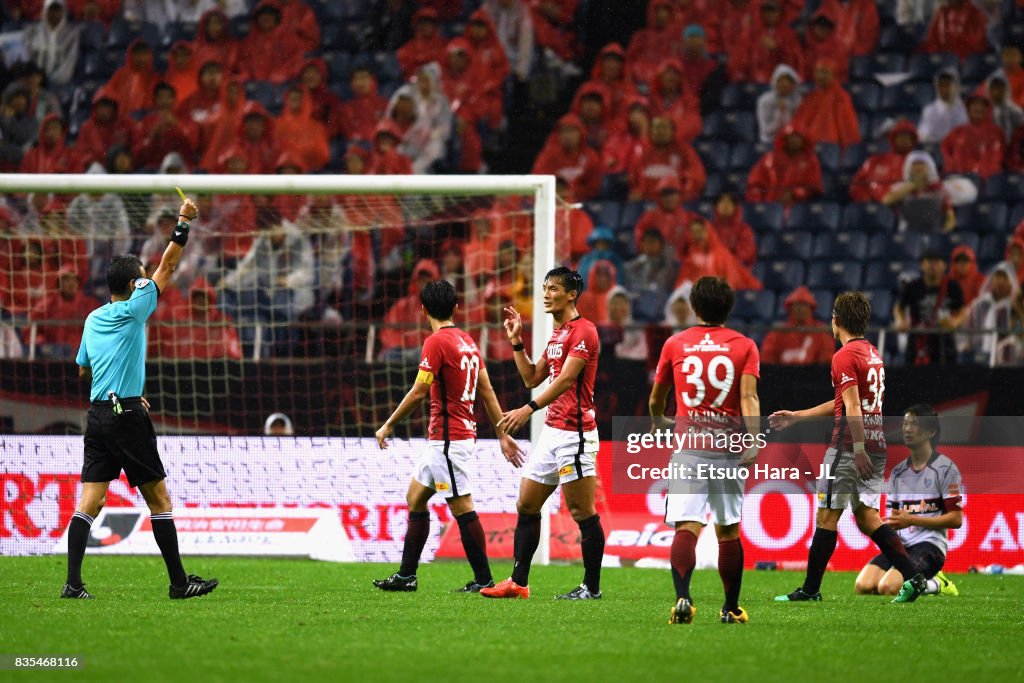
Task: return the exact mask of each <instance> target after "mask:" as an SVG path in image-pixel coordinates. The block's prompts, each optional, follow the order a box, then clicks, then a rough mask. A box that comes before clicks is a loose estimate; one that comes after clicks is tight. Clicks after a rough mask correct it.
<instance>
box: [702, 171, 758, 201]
mask: <svg viewBox="0 0 1024 683" xmlns="http://www.w3.org/2000/svg"><path fill="white" fill-rule="evenodd" d="M748 175H750V171H746V170H744V171H729V172H728V173H725V174H723V175H722V176H721V181H722V186H721V187H720V188H719V190H718V193H717V194H714V195H712V196H713V197H716V198H717V197H718V195H719V194H722V192H725V191H726V190H728V191H729V192H734V193H735V194H736V196H737V197H742V196H743V194H744V193H745V192H746V191H747V176H748ZM705 194H707V193H706V192H705Z"/></svg>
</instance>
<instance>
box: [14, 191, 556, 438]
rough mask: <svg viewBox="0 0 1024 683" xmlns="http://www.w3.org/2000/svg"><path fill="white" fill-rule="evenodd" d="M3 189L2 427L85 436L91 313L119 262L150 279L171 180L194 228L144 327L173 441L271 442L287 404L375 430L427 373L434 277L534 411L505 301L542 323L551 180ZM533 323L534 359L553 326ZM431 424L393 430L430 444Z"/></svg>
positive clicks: (309, 417) (514, 394) (170, 217)
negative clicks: (247, 438) (191, 210)
mask: <svg viewBox="0 0 1024 683" xmlns="http://www.w3.org/2000/svg"><path fill="white" fill-rule="evenodd" d="M0 186H3V187H4V188H5V190H6V191H7V192H8V194H7V195H6V199H5V200H4V205H2V206H0V306H2V312H0V329H2V333H0V356H2V358H3V360H2V365H0V368H2V370H0V400H2V401H3V403H4V404H5V405H3V406H2V408H3V409H2V410H0V415H4V416H6V417H5V419H6V420H7V422H8V424H6V425H4V427H5V428H4V429H2V430H0V431H6V432H20V433H35V432H40V431H46V432H51V433H52V432H58V433H62V432H68V431H79V430H80V429H81V426H82V423H81V420H82V415H83V412H82V409H83V407H84V406H85V402H86V399H87V388H86V387H85V386H83V384H82V383H81V382H79V380H78V378H77V371H76V369H75V366H74V363H73V360H74V356H75V354H76V352H77V350H78V344H79V341H80V339H81V329H82V324H83V321H84V319H85V317H86V316H87V315H88V313H89V311H91V310H92V309H93V308H95V307H97V306H99V305H100V304H101V303H102V302H104V301H106V300H107V298H108V296H109V294H108V291H107V286H106V280H105V278H106V268H107V264H108V263H109V261H110V258H111V257H112V256H113V255H115V254H120V253H134V254H136V255H138V256H139V257H140V259H141V260H142V262H143V265H144V267H145V268H146V269H147V271H148V272H152V271H153V269H155V267H156V265H157V264H158V263H159V261H160V257H161V255H162V253H163V250H164V248H165V247H166V245H167V241H168V236H169V235H170V232H171V230H173V227H174V225H175V222H176V217H177V210H178V207H179V205H180V203H181V202H180V199H179V197H178V195H177V193H176V191H175V187H176V186H180V187H182V188H183V189H184V190H185V191H186V193H187V194H188V195H189V196H190V197H193V198H194V199H195V200H196V202H197V204H198V206H199V210H200V217H199V220H197V221H196V222H195V224H194V226H193V230H192V237H191V239H190V241H189V244H188V247H187V248H186V250H185V254H184V256H183V258H182V262H181V264H180V266H179V268H178V270H177V272H176V273H175V276H174V280H173V284H172V285H171V286H170V287H168V288H166V289H167V291H164V292H161V296H160V304H159V306H158V308H157V311H156V313H155V314H154V315H153V317H152V318H151V320H150V323H149V325H148V340H147V341H148V365H147V382H146V391H147V398H148V399H149V401H150V402H151V404H152V405H153V415H154V421H155V423H156V426H157V430H158V431H159V432H161V433H168V434H175V433H177V434H182V433H197V434H226V435H253V434H261V433H263V430H264V426H265V422H266V419H267V418H268V417H269V416H271V415H273V414H275V413H282V414H284V415H286V416H287V417H288V420H289V421H290V423H291V425H292V428H293V430H294V432H295V433H296V434H301V435H337V436H350V437H355V436H368V435H372V433H373V431H374V430H375V429H376V428H377V427H378V426H379V425H380V424H381V423H382V422H383V421H384V420H385V419H386V418H387V416H388V414H389V413H390V411H391V410H392V409H393V408H394V405H395V404H396V403H397V401H399V400H400V399H401V396H402V395H403V394H404V392H405V391H406V390H407V389H408V386H409V382H410V381H411V378H412V377H413V376H414V375H415V366H416V364H417V363H418V360H419V358H418V354H419V350H420V347H421V345H422V342H423V340H424V338H425V336H426V334H427V333H428V332H429V328H428V327H427V326H426V321H425V318H424V316H423V315H422V313H421V312H420V306H419V301H418V297H417V292H418V289H419V286H420V284H421V283H423V282H425V281H427V280H432V279H437V278H445V279H447V280H449V281H451V282H452V283H453V284H454V285H455V287H456V290H457V291H458V293H459V302H460V306H459V309H458V313H457V321H456V322H457V324H459V325H460V326H461V327H464V328H466V329H467V330H469V331H470V334H471V335H472V336H473V337H474V338H475V339H477V341H478V344H479V346H480V348H481V351H482V352H483V355H484V357H485V359H486V360H487V361H488V365H489V369H490V373H491V376H492V378H493V379H494V382H495V385H496V388H497V390H498V392H499V395H500V396H501V398H502V404H503V405H520V404H521V403H522V402H525V401H526V400H528V396H527V395H526V392H525V389H523V388H522V383H521V381H520V380H519V378H518V374H517V373H516V370H515V365H514V363H510V362H507V361H510V360H511V358H512V354H511V350H510V348H509V345H508V343H507V340H506V339H505V335H504V331H503V329H502V327H501V320H502V307H503V306H506V305H510V304H511V305H515V306H516V307H517V308H518V309H519V310H520V311H522V312H523V313H524V317H525V318H526V319H527V320H531V309H532V304H533V298H534V294H535V291H536V290H537V286H536V285H537V283H538V282H539V281H540V279H541V278H542V276H543V273H545V272H546V271H547V270H548V269H549V268H551V267H553V266H554V265H555V264H557V263H560V262H561V261H563V260H564V257H565V255H567V251H566V254H565V255H563V254H560V253H559V248H560V246H559V245H565V244H566V240H564V239H562V240H558V239H556V238H555V234H554V224H555V214H556V210H557V209H556V205H555V202H556V199H555V191H554V179H553V178H549V177H541V176H502V177H480V176H465V177H463V176H449V177H444V176H431V177H422V176H420V177H409V176H401V177H390V176H289V175H281V176H214V175H190V176H172V175H165V176H108V175H78V176H74V175H65V176H43V175H36V176H31V175H18V176H5V177H3V179H2V180H0ZM563 210H565V209H563ZM536 323H537V324H532V325H531V327H530V331H528V334H533V335H534V336H533V337H532V338H533V340H534V343H533V345H532V346H533V351H534V353H535V354H536V353H537V352H539V350H540V349H541V348H542V345H543V343H546V340H547V335H548V334H549V333H550V320H549V319H548V320H545V316H543V315H541V316H540V317H539V318H538V319H537V320H536ZM528 339H529V337H528ZM425 417H426V413H425V411H424V413H423V414H417V415H416V416H415V418H414V419H411V420H409V421H407V422H406V423H405V424H403V425H402V426H401V429H400V431H399V432H398V435H399V436H413V437H416V436H421V435H423V434H424V433H425V429H424V428H425V422H424V420H425ZM480 417H481V418H482V419H480V420H479V423H480V425H481V427H482V433H481V436H482V437H486V436H488V435H489V434H490V432H489V431H488V430H489V425H488V421H487V420H486V419H485V418H484V416H483V415H482V413H481V415H480ZM275 426H276V425H275Z"/></svg>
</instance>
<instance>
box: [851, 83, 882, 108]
mask: <svg viewBox="0 0 1024 683" xmlns="http://www.w3.org/2000/svg"><path fill="white" fill-rule="evenodd" d="M846 91H847V92H848V93H850V97H851V98H853V106H854V108H856V109H857V110H858V111H860V110H866V111H875V110H876V109H878V105H879V103H880V102H881V101H882V86H880V85H878V84H877V83H872V82H871V81H856V82H853V83H850V84H849V85H847V86H846Z"/></svg>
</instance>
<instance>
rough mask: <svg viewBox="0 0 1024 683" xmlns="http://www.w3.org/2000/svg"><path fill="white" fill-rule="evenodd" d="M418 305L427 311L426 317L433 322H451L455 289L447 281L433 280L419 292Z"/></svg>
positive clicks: (455, 298)
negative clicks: (421, 305)
mask: <svg viewBox="0 0 1024 683" xmlns="http://www.w3.org/2000/svg"><path fill="white" fill-rule="evenodd" d="M420 303H421V304H423V308H425V309H427V315H429V316H430V317H431V318H433V319H434V320H451V317H452V314H453V313H454V312H455V304H456V303H458V297H457V296H456V294H455V288H454V287H452V283H450V282H448V281H447V280H433V281H432V282H428V283H427V284H425V285H423V289H421V290H420Z"/></svg>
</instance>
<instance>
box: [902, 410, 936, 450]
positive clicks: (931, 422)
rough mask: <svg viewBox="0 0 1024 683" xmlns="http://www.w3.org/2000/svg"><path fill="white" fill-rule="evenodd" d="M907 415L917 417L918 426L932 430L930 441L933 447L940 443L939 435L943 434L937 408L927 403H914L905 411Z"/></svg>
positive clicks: (927, 430)
mask: <svg viewBox="0 0 1024 683" xmlns="http://www.w3.org/2000/svg"><path fill="white" fill-rule="evenodd" d="M903 412H904V414H905V415H913V416H914V417H916V418H917V426H918V427H920V428H921V429H923V430H924V431H926V432H931V433H932V436H931V438H930V439H929V441H930V442H931V444H932V448H935V447H936V446H937V445H938V443H939V437H940V436H942V425H941V424H940V422H939V415H938V413H936V412H935V408H932V407H931V406H930V405H928V404H927V403H918V404H917V405H912V406H910V407H909V408H907V409H906V410H905V411H903Z"/></svg>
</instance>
